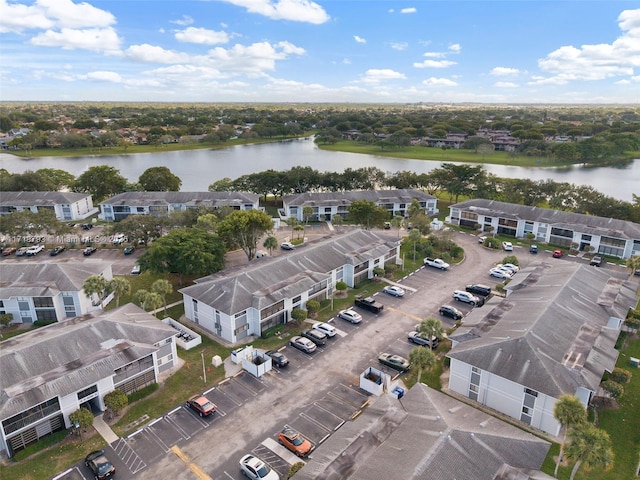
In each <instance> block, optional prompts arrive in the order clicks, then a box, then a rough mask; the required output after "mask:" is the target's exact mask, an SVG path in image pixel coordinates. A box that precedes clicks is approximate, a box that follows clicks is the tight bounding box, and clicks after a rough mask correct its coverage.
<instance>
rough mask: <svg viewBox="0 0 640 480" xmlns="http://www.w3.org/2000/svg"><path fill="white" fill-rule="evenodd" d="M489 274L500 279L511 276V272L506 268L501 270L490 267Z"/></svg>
mask: <svg viewBox="0 0 640 480" xmlns="http://www.w3.org/2000/svg"><path fill="white" fill-rule="evenodd" d="M489 275H491V276H492V277H495V278H499V279H500V280H506V279H508V278H511V274H510V273H509V272H508V271H507V270H502V269H500V268H492V269H491V270H489Z"/></svg>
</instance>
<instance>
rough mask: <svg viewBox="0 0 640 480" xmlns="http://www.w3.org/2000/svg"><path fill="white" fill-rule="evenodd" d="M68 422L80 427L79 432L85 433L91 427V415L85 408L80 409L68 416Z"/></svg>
mask: <svg viewBox="0 0 640 480" xmlns="http://www.w3.org/2000/svg"><path fill="white" fill-rule="evenodd" d="M69 420H70V421H71V422H72V423H74V424H75V425H80V430H82V431H85V432H86V431H87V429H88V428H89V427H91V426H92V425H93V413H91V411H90V410H89V409H87V408H84V407H82V408H80V409H78V410H76V411H75V412H71V413H70V414H69Z"/></svg>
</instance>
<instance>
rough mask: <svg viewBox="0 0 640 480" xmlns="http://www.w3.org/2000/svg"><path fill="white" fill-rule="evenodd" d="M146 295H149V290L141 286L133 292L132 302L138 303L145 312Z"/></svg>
mask: <svg viewBox="0 0 640 480" xmlns="http://www.w3.org/2000/svg"><path fill="white" fill-rule="evenodd" d="M147 297H149V290H144V289H142V288H141V289H140V290H138V291H137V292H136V293H134V294H133V302H134V303H137V304H138V305H140V308H141V309H143V310H144V311H145V312H146V311H147V308H146V306H147V305H146V302H147Z"/></svg>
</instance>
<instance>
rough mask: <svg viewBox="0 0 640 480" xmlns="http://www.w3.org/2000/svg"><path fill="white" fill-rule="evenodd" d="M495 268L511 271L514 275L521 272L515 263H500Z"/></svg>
mask: <svg viewBox="0 0 640 480" xmlns="http://www.w3.org/2000/svg"><path fill="white" fill-rule="evenodd" d="M495 268H500V269H502V270H505V269H507V270H511V271H512V272H513V273H518V272H519V271H520V267H519V266H517V265H514V264H513V263H499V264H497V265H496V267H495Z"/></svg>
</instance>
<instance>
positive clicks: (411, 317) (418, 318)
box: [387, 306, 424, 322]
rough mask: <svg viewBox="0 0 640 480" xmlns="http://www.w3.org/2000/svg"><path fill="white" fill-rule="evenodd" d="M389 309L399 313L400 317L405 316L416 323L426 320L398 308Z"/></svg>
mask: <svg viewBox="0 0 640 480" xmlns="http://www.w3.org/2000/svg"><path fill="white" fill-rule="evenodd" d="M387 308H388V309H389V310H390V311H392V312H395V313H399V314H400V315H404V316H405V317H407V318H410V319H412V320H415V321H416V322H422V321H423V320H424V318H422V317H418V316H417V315H413V314H411V313H407V312H403V311H402V310H398V309H397V308H393V307H389V306H387Z"/></svg>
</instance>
